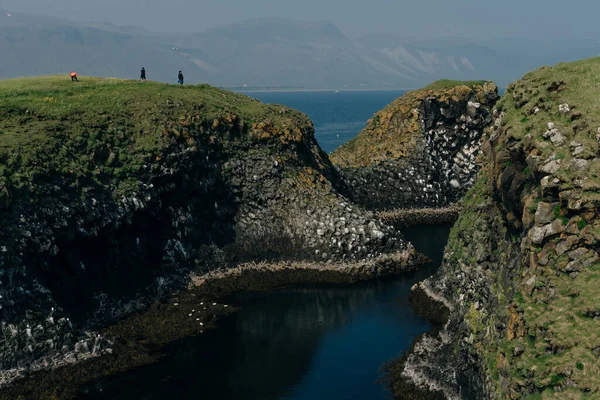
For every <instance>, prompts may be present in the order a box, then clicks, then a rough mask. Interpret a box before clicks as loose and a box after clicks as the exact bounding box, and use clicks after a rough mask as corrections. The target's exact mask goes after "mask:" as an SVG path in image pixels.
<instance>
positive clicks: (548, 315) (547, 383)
mask: <svg viewBox="0 0 600 400" xmlns="http://www.w3.org/2000/svg"><path fill="white" fill-rule="evenodd" d="M598 73H600V59H592V60H586V61H582V62H577V63H572V64H559V65H557V66H556V67H553V68H549V67H545V68H542V69H540V70H537V71H535V72H533V73H530V74H528V75H526V76H525V77H524V78H523V79H522V80H520V81H518V82H516V83H515V84H513V85H511V86H510V87H509V88H508V89H507V92H506V94H505V96H504V97H503V99H502V101H501V102H500V103H499V104H498V106H497V109H496V110H495V117H496V120H495V124H494V126H493V128H491V129H490V130H489V132H488V133H487V135H486V137H485V142H484V145H483V149H484V155H483V157H482V164H483V169H482V170H481V172H480V174H479V177H478V180H477V184H476V185H475V186H474V187H473V188H472V189H471V190H470V191H469V193H468V194H467V195H466V198H465V200H464V204H463V212H462V214H461V216H460V218H459V220H458V222H457V224H456V226H455V227H454V228H453V230H452V233H451V238H450V241H449V243H448V246H447V248H446V254H445V261H444V264H443V266H442V268H441V270H440V271H439V273H438V274H437V275H436V276H434V277H432V278H430V279H428V280H426V281H425V282H423V283H421V284H420V285H419V286H417V287H415V288H414V291H415V295H416V296H415V298H416V299H417V301H421V308H422V309H423V308H427V307H429V308H430V309H433V310H436V309H437V310H439V308H440V307H443V308H445V309H447V310H448V312H449V318H448V320H447V322H446V324H445V325H444V327H443V329H441V332H440V333H439V334H429V335H426V336H425V337H424V338H423V339H422V340H420V341H419V342H418V343H417V344H416V345H415V348H414V350H413V351H412V352H411V353H410V354H408V355H407V356H406V357H405V359H404V360H403V361H402V362H399V363H398V364H397V365H396V366H395V367H394V368H393V375H394V391H395V394H396V396H397V397H398V398H413V397H411V396H418V394H415V393H427V395H428V396H437V397H436V398H449V399H453V398H465V399H482V398H492V399H506V398H509V399H521V398H561V399H567V398H568V399H575V398H585V397H587V396H591V397H594V396H597V395H598V393H599V392H600V378H599V377H600V370H599V367H598V365H599V364H598V357H600V334H599V333H598V332H600V330H599V329H600V325H599V324H600V321H599V315H600V313H599V312H598V309H599V304H600V302H599V301H600V298H599V294H598V290H597V288H598V284H599V283H600V278H599V274H598V272H599V271H600V262H599V258H598V248H599V247H598V246H599V243H600V219H599V215H598V205H599V204H600V203H599V199H600V197H599V196H600V194H599V193H600V185H599V182H600V181H599V178H598V173H599V171H600V168H599V167H600V159H599V158H598V154H599V144H598V140H599V138H600V133H599V132H600V128H599V127H600V118H599V117H598V115H599V113H598V110H599V109H600V104H599V103H598V100H597V99H598V97H597V93H598V92H599V90H600V84H599V83H598V80H597V79H596V78H595V77H596V76H597V75H598ZM424 299H427V300H424Z"/></svg>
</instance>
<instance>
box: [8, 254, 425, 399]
mask: <svg viewBox="0 0 600 400" xmlns="http://www.w3.org/2000/svg"><path fill="white" fill-rule="evenodd" d="M428 261H429V260H428V259H427V257H425V256H423V255H421V254H419V253H417V252H416V251H415V250H414V248H412V247H409V249H408V250H407V251H403V252H399V253H395V254H390V255H385V256H381V257H379V258H375V259H371V260H364V261H356V262H343V263H342V262H340V263H329V264H325V265H324V264H321V263H315V262H278V263H266V262H262V263H251V264H243V265H238V266H236V267H233V268H229V269H226V270H219V271H212V272H209V273H206V274H203V275H194V276H192V277H191V280H190V282H189V285H188V288H187V289H184V290H182V291H181V292H179V293H175V294H174V295H173V296H171V297H170V298H168V299H166V300H164V301H162V302H161V303H154V304H153V305H152V306H151V307H150V308H149V309H148V310H146V311H142V312H140V313H138V314H135V315H133V316H130V317H126V318H124V319H122V320H120V321H119V322H117V324H116V325H113V326H109V327H107V328H105V329H103V330H101V331H100V334H101V335H102V337H105V338H108V340H110V343H111V345H112V348H111V349H110V350H109V351H106V352H104V353H102V355H103V356H102V357H97V358H95V359H91V358H90V357H85V358H79V359H76V360H73V363H61V364H53V365H48V366H46V367H45V368H41V369H37V370H35V371H34V370H33V369H30V370H28V371H21V374H20V375H16V376H15V375H14V374H13V372H12V371H11V372H9V373H6V372H5V373H3V374H2V375H1V378H2V379H3V387H2V389H3V390H2V391H1V392H0V398H4V397H8V398H11V396H12V395H13V394H16V393H19V394H23V393H25V394H30V395H34V396H36V397H39V396H42V395H50V394H52V393H59V394H62V396H60V397H61V398H66V397H71V396H75V395H76V394H77V393H76V390H77V389H78V388H79V387H81V386H83V385H85V384H86V383H89V382H90V381H91V380H93V379H95V378H100V377H101V376H105V375H110V374H114V373H118V372H123V371H125V370H128V369H130V368H134V367H140V366H141V365H144V364H147V363H151V362H154V361H155V357H156V356H155V355H154V352H155V350H152V349H153V348H154V347H156V346H161V345H164V344H165V343H168V342H171V341H173V340H177V339H179V338H183V337H186V336H189V335H195V334H201V333H203V332H204V331H205V330H206V329H210V328H212V327H215V324H216V321H217V319H218V317H220V316H221V315H227V314H230V313H232V312H235V309H234V308H233V307H228V306H227V305H226V304H222V301H221V300H219V299H221V298H223V297H225V296H227V295H228V294H231V293H234V292H241V291H264V290H272V289H278V288H282V287H287V286H295V285H302V284H351V283H355V282H359V281H364V280H372V279H378V278H385V277H390V276H394V275H397V274H399V273H404V272H410V271H414V270H415V269H417V268H418V265H420V264H423V263H426V262H428ZM207 308H208V310H207ZM157 326H158V327H161V328H160V329H157ZM165 327H167V328H165ZM98 355H100V354H98ZM76 361H77V362H78V363H77V365H73V364H74V363H75V362H76ZM82 361H85V362H84V363H82V364H80V363H79V362H82ZM56 367H60V368H56ZM65 376H69V379H64V377H65ZM19 377H27V378H28V379H20V380H16V378H19ZM32 382H36V383H35V385H34V384H32ZM8 384H12V385H8ZM3 396H4V397H3ZM63 396H64V397H63Z"/></svg>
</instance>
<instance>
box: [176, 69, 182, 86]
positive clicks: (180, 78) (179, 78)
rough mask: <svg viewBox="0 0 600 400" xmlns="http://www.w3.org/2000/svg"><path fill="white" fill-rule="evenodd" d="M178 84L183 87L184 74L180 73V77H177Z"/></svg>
mask: <svg viewBox="0 0 600 400" xmlns="http://www.w3.org/2000/svg"><path fill="white" fill-rule="evenodd" d="M177 83H179V84H180V85H183V73H182V72H181V71H179V75H177Z"/></svg>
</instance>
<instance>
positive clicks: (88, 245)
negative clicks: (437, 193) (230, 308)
mask: <svg viewBox="0 0 600 400" xmlns="http://www.w3.org/2000/svg"><path fill="white" fill-rule="evenodd" d="M344 190H345V186H344V184H343V181H342V180H341V178H340V177H339V175H338V173H337V171H336V169H335V168H334V167H333V166H332V165H331V163H330V161H329V159H328V157H327V155H326V154H325V153H324V152H323V151H321V149H320V148H319V146H318V145H317V143H316V141H315V139H314V128H313V125H312V122H311V121H310V120H309V119H308V118H307V117H306V116H305V115H304V114H301V113H299V112H296V111H294V110H291V109H289V108H287V107H285V106H279V105H264V104H262V103H260V102H259V101H257V100H254V99H251V98H249V97H246V96H242V95H238V94H234V93H230V92H226V91H223V90H219V89H216V88H212V87H209V86H206V85H201V86H186V87H178V86H172V85H164V84H159V83H153V82H147V83H139V82H133V81H123V80H116V79H100V78H90V77H82V78H81V79H80V82H78V83H76V82H71V81H69V80H68V78H67V79H65V78H64V77H45V78H28V79H18V80H8V81H3V82H0V218H1V219H2V226H1V227H0V320H1V321H2V324H1V326H0V333H1V334H0V386H2V385H4V384H6V383H8V382H11V381H12V380H14V379H15V378H18V377H21V376H26V375H27V374H28V373H29V372H32V371H35V370H39V369H46V368H52V367H57V366H60V365H65V364H69V363H74V362H76V361H79V360H82V359H85V358H88V357H92V356H96V355H100V354H103V353H104V352H110V351H111V346H110V342H109V341H108V340H106V339H105V338H102V337H100V336H99V335H98V334H96V333H94V332H95V329H96V328H97V327H100V326H103V325H105V324H107V323H111V322H114V321H117V320H119V319H120V318H122V317H123V316H125V315H127V314H130V313H132V312H134V311H137V310H140V309H143V308H144V307H145V306H146V305H147V304H148V302H149V301H152V300H153V299H156V298H160V297H161V296H164V295H168V294H169V293H172V292H173V291H175V290H177V289H180V288H182V287H185V286H186V285H187V284H188V283H189V282H190V276H191V275H192V274H194V275H201V274H203V273H207V272H209V271H214V270H216V269H219V268H225V267H229V266H234V265H237V264H239V263H240V262H247V261H257V260H302V261H319V262H324V263H334V262H341V261H343V260H346V261H351V260H377V259H378V258H379V257H382V255H385V254H401V255H402V257H401V258H402V259H403V260H404V261H407V262H410V259H411V257H412V256H413V255H414V250H413V248H412V247H411V246H410V245H409V244H407V243H406V242H404V241H403V240H402V238H401V237H400V235H399V234H398V233H397V232H396V231H395V230H394V229H392V228H391V227H389V226H387V225H385V224H384V223H382V222H381V221H380V220H378V219H377V218H376V217H375V216H374V215H373V214H371V213H369V212H366V211H364V210H362V209H361V208H359V207H356V206H354V205H352V204H351V203H350V202H349V201H348V200H347V199H346V198H345V197H343V196H342V195H341V194H340V191H342V192H343V191H344ZM392 264H393V263H392ZM392 264H390V262H389V261H388V262H387V263H386V266H385V268H392V269H393V268H395V267H397V266H394V265H392ZM373 268H375V266H374V267H373Z"/></svg>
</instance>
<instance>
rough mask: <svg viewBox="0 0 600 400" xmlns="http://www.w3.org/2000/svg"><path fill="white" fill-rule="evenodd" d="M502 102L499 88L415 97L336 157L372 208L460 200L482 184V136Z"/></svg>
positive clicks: (393, 107)
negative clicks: (477, 183)
mask: <svg viewBox="0 0 600 400" xmlns="http://www.w3.org/2000/svg"><path fill="white" fill-rule="evenodd" d="M434 85H435V84H434ZM497 99H498V95H497V88H496V86H495V85H494V84H491V83H486V84H483V85H479V84H475V85H470V84H466V85H463V84H461V83H458V84H456V86H449V87H444V88H441V89H428V88H425V89H423V90H419V91H414V92H410V93H407V94H406V95H404V96H403V97H401V98H399V99H397V100H396V101H394V102H393V103H391V104H390V105H388V106H387V107H386V108H384V109H383V110H381V111H380V112H378V113H377V114H376V115H375V116H374V117H373V119H371V120H369V123H368V124H367V127H366V128H365V129H364V130H363V131H362V132H361V133H360V134H359V135H358V137H357V138H356V139H354V140H353V141H351V142H350V143H348V144H346V145H344V146H342V147H340V148H339V149H338V150H336V151H335V152H334V153H332V155H331V159H332V161H333V162H334V164H335V165H337V166H338V167H339V169H340V171H341V173H342V174H343V176H344V177H345V178H346V180H347V182H349V186H350V187H351V194H352V197H353V198H354V199H355V200H356V201H358V202H359V203H361V204H363V205H365V206H367V207H369V208H376V209H390V208H399V207H400V208H410V207H415V206H417V207H423V206H428V207H440V206H445V205H448V204H450V203H454V202H456V201H457V200H459V199H460V198H462V196H463V195H464V194H465V192H466V191H467V190H468V188H469V187H471V186H472V185H473V182H474V181H475V176H476V174H477V169H478V167H477V162H476V159H477V155H478V152H479V147H480V141H481V137H482V134H483V130H484V129H485V128H486V127H487V126H489V125H491V123H492V120H493V119H492V111H491V109H492V107H493V105H494V104H495V102H496V101H497ZM382 177H386V178H385V179H382Z"/></svg>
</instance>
